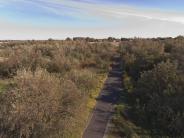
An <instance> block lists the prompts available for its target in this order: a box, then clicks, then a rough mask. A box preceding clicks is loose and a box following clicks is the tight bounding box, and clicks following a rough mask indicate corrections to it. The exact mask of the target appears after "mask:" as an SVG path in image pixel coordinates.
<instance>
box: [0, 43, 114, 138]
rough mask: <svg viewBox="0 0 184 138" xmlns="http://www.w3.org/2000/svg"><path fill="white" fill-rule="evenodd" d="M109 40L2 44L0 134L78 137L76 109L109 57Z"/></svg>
mask: <svg viewBox="0 0 184 138" xmlns="http://www.w3.org/2000/svg"><path fill="white" fill-rule="evenodd" d="M112 51H113V47H112V45H111V44H109V43H88V42H86V41H71V40H70V41H55V40H49V41H24V42H23V41H22V42H9V43H5V44H4V47H3V48H2V50H1V53H2V54H1V56H2V57H3V58H4V60H2V61H1V62H0V76H1V78H3V80H7V79H8V81H9V84H8V87H7V88H6V89H1V91H0V92H1V93H0V137H3V138H20V137H21V138H39V137H40V138H47V137H52V138H54V137H57V138H58V137H66V138H68V137H75V138H76V137H80V136H81V134H80V132H79V129H80V127H83V126H84V121H85V120H84V119H83V118H82V117H83V116H82V114H81V113H85V110H87V109H86V108H87V107H86V103H87V100H88V98H89V97H90V95H91V93H90V92H91V91H92V90H93V89H95V87H96V86H97V83H98V82H99V78H98V76H100V75H101V74H104V73H106V72H107V71H108V69H109V65H110V63H111V59H112V56H113V52H112ZM3 80H2V81H3Z"/></svg>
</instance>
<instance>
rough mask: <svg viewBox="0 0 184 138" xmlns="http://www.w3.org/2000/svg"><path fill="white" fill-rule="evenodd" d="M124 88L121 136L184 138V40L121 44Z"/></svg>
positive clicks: (119, 122)
mask: <svg viewBox="0 0 184 138" xmlns="http://www.w3.org/2000/svg"><path fill="white" fill-rule="evenodd" d="M119 52H120V53H121V58H122V70H123V76H122V79H123V84H122V85H123V88H124V90H123V91H122V93H121V98H120V99H119V104H118V105H117V107H116V115H115V116H114V119H113V122H114V124H115V125H116V128H117V129H116V131H117V130H118V133H119V135H120V136H123V137H127V138H135V137H153V138H155V137H158V138H159V137H160V138H163V137H164V138H165V137H168V138H169V137H171V138H181V137H184V38H183V37H181V36H179V37H176V38H158V39H131V40H127V41H123V42H122V43H121V46H120V49H119Z"/></svg>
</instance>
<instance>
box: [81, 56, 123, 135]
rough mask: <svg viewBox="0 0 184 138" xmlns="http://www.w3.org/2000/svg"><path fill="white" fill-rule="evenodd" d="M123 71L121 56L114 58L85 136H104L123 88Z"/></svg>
mask: <svg viewBox="0 0 184 138" xmlns="http://www.w3.org/2000/svg"><path fill="white" fill-rule="evenodd" d="M121 78H122V73H121V69H120V59H119V57H115V58H114V63H113V65H112V70H111V71H110V73H109V75H108V78H107V80H106V82H105V84H104V88H103V89H102V91H101V93H100V96H99V97H98V99H97V104H96V107H95V109H94V111H93V115H92V118H91V120H90V122H89V124H88V126H87V128H86V130H85V132H84V134H83V138H103V137H104V134H105V131H106V127H107V124H108V121H109V119H110V118H111V117H112V114H113V107H114V106H113V105H114V104H115V103H116V101H117V99H118V95H119V92H120V91H121V90H122V80H121Z"/></svg>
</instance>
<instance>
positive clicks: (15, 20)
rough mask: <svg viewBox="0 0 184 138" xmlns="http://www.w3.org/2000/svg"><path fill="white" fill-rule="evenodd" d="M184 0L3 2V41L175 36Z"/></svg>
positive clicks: (182, 28) (182, 24)
mask: <svg viewBox="0 0 184 138" xmlns="http://www.w3.org/2000/svg"><path fill="white" fill-rule="evenodd" d="M178 35H184V0H0V39H1V40H4V39H48V38H53V39H65V38H66V37H94V38H105V37H110V36H111V37H116V38H121V37H126V38H127V37H128V38H129V37H175V36H178Z"/></svg>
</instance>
